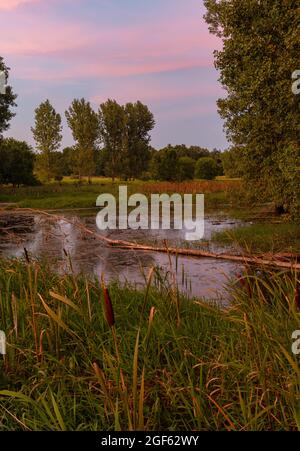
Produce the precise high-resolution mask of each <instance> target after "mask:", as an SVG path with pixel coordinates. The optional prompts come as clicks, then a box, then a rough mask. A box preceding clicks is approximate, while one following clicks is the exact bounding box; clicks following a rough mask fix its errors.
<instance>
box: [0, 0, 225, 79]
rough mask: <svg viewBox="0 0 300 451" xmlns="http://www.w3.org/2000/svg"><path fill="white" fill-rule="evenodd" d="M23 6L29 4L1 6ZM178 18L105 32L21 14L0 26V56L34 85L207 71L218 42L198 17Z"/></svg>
mask: <svg viewBox="0 0 300 451" xmlns="http://www.w3.org/2000/svg"><path fill="white" fill-rule="evenodd" d="M26 1H31V0H11V2H8V1H3V2H2V3H3V4H8V3H11V4H13V3H15V4H16V3H18V2H19V3H21V2H26ZM33 1H37V0H33ZM0 2H1V0H0ZM0 5H1V3H0ZM181 14H182V13H181V12H180V14H178V12H177V13H176V14H174V15H173V16H172V17H168V20H167V19H165V20H163V19H161V20H160V22H157V23H151V24H150V23H147V24H143V25H135V26H132V27H124V26H120V27H109V28H105V27H103V26H101V24H100V26H99V27H95V26H94V28H93V26H91V25H90V24H86V23H84V22H80V21H79V22H77V23H76V22H70V21H68V22H65V21H63V20H62V19H57V18H55V20H52V21H51V20H50V19H45V18H44V19H41V18H40V19H39V20H37V18H36V17H34V16H31V15H30V14H29V15H28V14H27V15H26V17H24V14H22V15H19V16H17V17H15V26H14V27H13V28H12V27H11V26H10V24H6V22H5V21H3V24H1V22H0V27H1V29H2V39H1V53H2V54H3V55H4V56H6V55H8V56H10V57H12V56H15V57H18V61H19V63H18V67H17V68H16V70H17V75H16V76H17V77H18V78H26V79H28V78H29V79H30V78H32V79H34V80H39V79H42V80H45V79H46V80H67V79H80V78H91V77H102V76H111V77H125V76H132V75H141V74H148V73H149V74H150V73H159V72H166V71H175V70H180V69H189V68H193V67H211V66H212V65H213V55H212V52H213V49H214V48H216V47H218V46H219V42H218V40H217V39H215V38H214V37H212V36H210V35H209V33H208V30H207V27H206V25H205V24H204V23H203V20H202V19H201V17H200V16H198V15H195V17H188V18H186V19H185V18H184V17H182V16H181ZM24 19H25V20H24ZM28 57H34V64H35V67H33V65H32V64H31V63H30V62H26V58H28ZM45 57H46V58H47V66H46V67H45V64H44V63H43V61H44V60H43V58H45ZM49 66H53V68H52V69H49Z"/></svg>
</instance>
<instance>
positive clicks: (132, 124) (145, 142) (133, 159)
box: [122, 101, 155, 178]
mask: <svg viewBox="0 0 300 451" xmlns="http://www.w3.org/2000/svg"><path fill="white" fill-rule="evenodd" d="M125 114H126V128H127V148H126V152H125V153H126V156H125V160H126V162H127V167H124V166H123V168H122V173H123V175H124V176H125V177H129V178H136V177H138V176H140V175H141V174H142V173H143V172H144V171H145V170H146V169H147V165H148V162H149V159H150V150H149V143H150V140H151V137H150V131H151V130H153V128H154V126H155V120H154V116H153V114H152V113H151V111H150V110H149V108H148V107H147V105H143V104H142V103H141V102H139V101H138V102H136V103H127V104H126V105H125Z"/></svg>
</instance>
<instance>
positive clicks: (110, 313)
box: [102, 282, 115, 327]
mask: <svg viewBox="0 0 300 451" xmlns="http://www.w3.org/2000/svg"><path fill="white" fill-rule="evenodd" d="M102 291H103V296H104V310H105V317H106V321H107V324H108V325H109V327H113V326H114V324H115V315H114V309H113V306H112V302H111V299H110V295H109V291H108V289H107V288H106V286H105V284H104V282H102Z"/></svg>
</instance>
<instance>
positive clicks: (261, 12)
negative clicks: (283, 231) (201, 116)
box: [204, 0, 300, 213]
mask: <svg viewBox="0 0 300 451" xmlns="http://www.w3.org/2000/svg"><path fill="white" fill-rule="evenodd" d="M204 3H205V6H206V8H207V14H206V16H205V17H206V21H207V22H208V24H209V27H210V31H211V32H212V33H214V34H215V35H217V36H219V37H220V38H222V40H223V49H222V50H221V51H217V52H215V65H216V68H217V69H218V70H219V71H220V74H221V76H220V81H221V83H222V85H223V87H224V88H225V89H226V90H227V97H226V98H225V99H221V100H219V102H218V106H219V111H220V114H221V116H222V118H223V119H224V120H225V127H226V131H227V137H228V139H229V141H230V142H231V143H232V147H235V148H236V149H237V150H236V152H237V153H238V155H239V156H238V159H239V162H240V163H239V166H240V169H241V171H242V174H243V176H244V178H245V180H246V182H247V186H248V187H249V188H250V189H251V190H252V191H253V192H256V193H257V195H258V196H259V198H260V199H272V200H273V201H274V203H275V205H276V206H277V207H278V208H279V207H280V208H281V209H282V210H289V211H293V212H295V213H296V211H297V210H298V209H299V204H300V192H299V189H300V188H299V187H300V121H299V112H300V100H299V97H297V96H295V95H294V94H293V93H292V89H291V83H292V78H291V77H292V73H293V72H294V70H296V69H299V54H300V38H299V36H300V14H299V4H298V2H296V1H285V0H263V1H260V0H205V2H204Z"/></svg>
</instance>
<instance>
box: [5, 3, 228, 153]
mask: <svg viewBox="0 0 300 451" xmlns="http://www.w3.org/2000/svg"><path fill="white" fill-rule="evenodd" d="M204 13H205V8H204V6H203V1H202V0H0V30H1V35H0V55H1V56H2V57H3V58H4V60H5V63H6V65H7V66H9V67H10V68H11V71H10V78H9V84H11V85H12V86H13V88H14V91H15V92H16V93H17V94H18V99H17V104H18V107H17V109H16V113H17V115H16V117H15V118H14V119H13V120H12V122H11V128H10V129H9V131H8V132H7V133H6V135H7V136H13V137H14V138H16V139H22V140H26V141H28V142H29V143H30V144H32V145H33V144H34V141H33V138H32V134H31V131H30V128H31V126H33V124H34V110H35V108H36V107H37V106H38V105H39V104H40V103H41V102H42V101H44V100H46V99H49V100H50V102H51V103H52V105H53V106H54V108H55V109H56V111H57V112H59V113H60V114H61V115H62V120H63V127H64V129H63V136H64V137H63V142H62V147H65V146H67V145H72V144H73V139H72V135H71V132H70V130H69V129H68V127H67V124H66V121H65V115H64V112H65V110H66V109H67V108H68V107H69V106H70V104H71V102H72V100H73V99H74V98H82V97H84V98H86V99H87V100H89V101H90V102H91V104H92V106H93V108H94V109H95V110H97V109H98V107H99V105H100V104H101V103H102V102H105V101H106V100H107V99H108V98H112V99H116V100H117V101H118V102H120V103H122V104H124V103H126V102H135V101H136V100H140V101H142V102H143V103H146V104H147V105H148V106H149V108H150V109H151V111H152V112H153V114H154V116H155V120H156V126H155V129H154V130H153V132H152V145H153V146H154V147H155V148H157V149H158V148H162V147H164V146H166V145H168V144H186V145H188V146H190V145H199V146H203V147H208V148H210V149H213V148H218V149H225V148H226V147H227V142H226V137H225V134H224V132H223V123H222V120H221V119H220V118H219V115H218V112H217V105H216V100H217V99H218V98H219V97H222V96H224V91H223V90H222V88H221V86H220V84H219V82H218V73H217V71H216V70H215V68H214V64H213V51H214V50H215V49H219V48H220V46H221V43H220V41H219V39H217V38H216V37H215V36H212V35H211V34H209V31H208V27H207V24H206V23H205V21H204V19H203V14H204Z"/></svg>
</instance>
